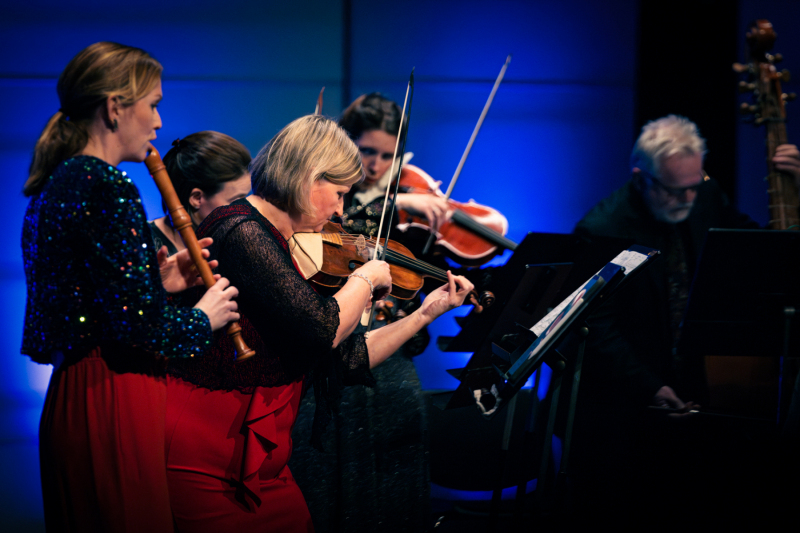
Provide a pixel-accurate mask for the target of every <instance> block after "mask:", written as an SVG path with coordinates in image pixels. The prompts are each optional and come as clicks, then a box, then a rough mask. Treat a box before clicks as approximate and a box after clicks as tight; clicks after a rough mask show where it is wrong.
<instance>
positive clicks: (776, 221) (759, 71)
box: [743, 20, 800, 230]
mask: <svg viewBox="0 0 800 533" xmlns="http://www.w3.org/2000/svg"><path fill="white" fill-rule="evenodd" d="M775 38H776V34H775V32H774V30H773V28H772V24H770V22H769V21H767V20H758V21H756V23H755V26H754V27H752V28H751V30H750V32H748V33H747V43H748V46H749V49H750V66H749V71H750V73H751V74H752V76H753V78H754V81H753V83H752V84H751V85H748V84H745V85H743V87H745V88H752V90H753V91H754V96H755V100H756V103H755V105H754V106H746V108H744V109H745V110H747V111H753V112H755V113H756V118H755V124H756V125H760V124H763V125H764V127H765V128H766V133H767V143H766V144H767V166H768V168H769V174H768V175H767V178H766V180H767V182H768V193H769V213H770V222H769V227H770V228H771V229H782V230H785V229H795V230H796V229H800V201H799V200H798V190H797V183H796V182H795V179H794V176H792V175H791V174H789V173H787V172H783V171H781V170H778V169H777V168H776V167H775V163H773V161H772V158H773V157H774V156H775V150H776V149H777V147H778V146H780V145H782V144H787V143H788V139H787V135H786V106H785V102H786V100H787V99H788V95H786V94H784V93H783V90H782V89H781V80H782V79H788V72H787V73H781V72H778V71H777V69H776V68H775V61H776V60H777V59H776V56H774V55H770V54H768V53H767V52H768V51H769V50H770V49H772V46H773V45H774V43H775Z"/></svg>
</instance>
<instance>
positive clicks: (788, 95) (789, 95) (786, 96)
mask: <svg viewBox="0 0 800 533" xmlns="http://www.w3.org/2000/svg"><path fill="white" fill-rule="evenodd" d="M795 98H797V93H783V94H782V95H781V99H782V100H783V101H784V102H791V101H792V100H794V99H795Z"/></svg>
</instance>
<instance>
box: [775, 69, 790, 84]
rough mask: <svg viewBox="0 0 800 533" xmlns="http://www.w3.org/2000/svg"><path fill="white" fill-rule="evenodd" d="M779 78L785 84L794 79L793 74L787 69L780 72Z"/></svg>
mask: <svg viewBox="0 0 800 533" xmlns="http://www.w3.org/2000/svg"><path fill="white" fill-rule="evenodd" d="M778 77H779V78H780V79H781V81H783V82H787V81H789V80H790V79H792V75H791V74H790V73H789V71H788V70H786V69H783V70H782V71H780V73H779V74H778Z"/></svg>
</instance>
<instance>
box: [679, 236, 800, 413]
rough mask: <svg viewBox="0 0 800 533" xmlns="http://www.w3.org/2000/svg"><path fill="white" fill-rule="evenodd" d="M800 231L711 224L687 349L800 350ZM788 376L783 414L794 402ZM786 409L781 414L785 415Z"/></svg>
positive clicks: (774, 353)
mask: <svg viewBox="0 0 800 533" xmlns="http://www.w3.org/2000/svg"><path fill="white" fill-rule="evenodd" d="M798 264H800V232H796V231H776V230H730V229H711V230H709V232H708V235H707V237H706V241H705V244H704V246H703V251H702V253H701V256H700V261H699V264H698V267H697V271H696V273H695V276H694V280H693V282H692V288H691V292H690V294H689V302H688V304H687V308H686V314H685V316H684V319H683V324H682V326H681V340H680V343H679V344H678V350H677V353H678V354H679V355H687V356H695V357H701V356H704V355H726V356H728V355H729V356H741V355H749V356H752V355H757V356H764V357H784V358H785V357H798V356H800V334H798V333H800V321H799V320H798V319H797V318H796V312H795V311H796V310H797V309H798V308H800V276H798V273H797V265H798ZM793 385H794V382H792V383H781V391H782V393H781V396H782V399H781V402H780V403H781V405H779V413H781V412H782V411H783V410H785V408H786V407H787V401H788V400H787V399H786V396H785V392H784V391H786V392H788V393H791V390H792V387H793ZM781 417H782V415H781V414H779V417H778V418H779V420H780V419H781Z"/></svg>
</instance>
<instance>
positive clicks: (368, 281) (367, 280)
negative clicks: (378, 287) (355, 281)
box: [347, 272, 375, 298]
mask: <svg viewBox="0 0 800 533" xmlns="http://www.w3.org/2000/svg"><path fill="white" fill-rule="evenodd" d="M354 276H355V277H357V278H361V279H363V280H364V281H366V282H367V284H368V285H369V297H370V298H372V295H373V294H374V293H375V286H374V285H373V284H372V281H371V280H370V279H369V278H368V277H367V276H365V275H364V274H362V273H361V272H353V273H352V274H350V275H349V276H347V279H350V278H352V277H354Z"/></svg>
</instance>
